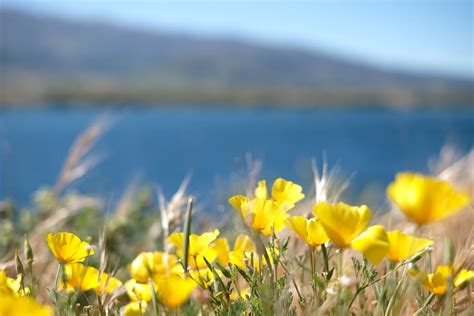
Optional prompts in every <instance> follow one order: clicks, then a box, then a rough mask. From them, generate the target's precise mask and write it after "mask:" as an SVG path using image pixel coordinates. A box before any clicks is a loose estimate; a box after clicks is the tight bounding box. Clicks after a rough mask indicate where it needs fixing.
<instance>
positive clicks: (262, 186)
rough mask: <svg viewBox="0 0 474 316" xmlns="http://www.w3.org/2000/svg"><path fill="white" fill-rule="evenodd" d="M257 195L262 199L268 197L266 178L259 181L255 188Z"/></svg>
mask: <svg viewBox="0 0 474 316" xmlns="http://www.w3.org/2000/svg"><path fill="white" fill-rule="evenodd" d="M255 197H256V198H257V199H261V200H266V199H267V198H268V190H267V182H266V181H265V180H261V181H259V182H258V186H257V188H256V189H255Z"/></svg>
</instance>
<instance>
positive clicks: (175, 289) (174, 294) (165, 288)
mask: <svg viewBox="0 0 474 316" xmlns="http://www.w3.org/2000/svg"><path fill="white" fill-rule="evenodd" d="M155 283H156V285H157V293H158V296H159V298H160V300H161V302H162V303H163V304H164V305H166V306H168V307H171V308H175V307H178V306H179V305H181V304H183V303H184V302H186V301H187V300H188V298H189V296H190V295H191V292H192V291H193V290H194V289H195V288H196V286H197V285H196V282H194V281H193V280H192V279H190V278H181V277H179V276H177V275H170V276H169V277H165V278H158V279H156V280H155Z"/></svg>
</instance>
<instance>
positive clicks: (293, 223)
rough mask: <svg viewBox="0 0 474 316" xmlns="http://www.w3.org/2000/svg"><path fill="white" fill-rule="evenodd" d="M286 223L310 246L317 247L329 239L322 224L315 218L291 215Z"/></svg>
mask: <svg viewBox="0 0 474 316" xmlns="http://www.w3.org/2000/svg"><path fill="white" fill-rule="evenodd" d="M286 225H287V226H288V227H289V228H290V229H291V230H292V231H294V232H295V233H296V234H297V235H298V236H299V237H300V238H301V239H303V240H304V241H305V242H306V243H307V244H308V245H310V246H312V247H319V246H321V245H322V244H324V243H325V242H326V241H328V240H329V237H328V235H327V234H326V231H325V230H324V227H323V225H322V224H321V223H320V221H319V220H317V219H316V218H311V219H307V218H306V217H304V216H292V217H290V218H288V220H287V221H286Z"/></svg>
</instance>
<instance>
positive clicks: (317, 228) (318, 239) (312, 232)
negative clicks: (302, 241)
mask: <svg viewBox="0 0 474 316" xmlns="http://www.w3.org/2000/svg"><path fill="white" fill-rule="evenodd" d="M307 223H308V228H307V229H308V243H309V244H310V245H312V246H313V247H317V246H321V245H322V244H324V243H325V242H326V241H328V240H329V237H328V235H327V234H326V231H325V230H324V227H323V225H322V224H321V222H320V221H319V220H317V219H316V218H312V219H310V220H309V221H308V222H307Z"/></svg>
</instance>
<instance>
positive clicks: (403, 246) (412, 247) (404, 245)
mask: <svg viewBox="0 0 474 316" xmlns="http://www.w3.org/2000/svg"><path fill="white" fill-rule="evenodd" d="M387 236H388V241H389V244H390V245H389V250H388V253H387V257H388V258H389V259H390V260H392V261H394V262H400V261H403V260H405V259H408V258H410V257H411V256H413V255H414V254H416V253H417V252H418V251H420V250H422V249H424V248H426V247H428V246H431V245H432V244H433V241H431V240H429V239H425V238H416V237H413V236H410V235H407V234H404V233H402V232H400V231H399V230H394V231H390V232H387Z"/></svg>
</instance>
